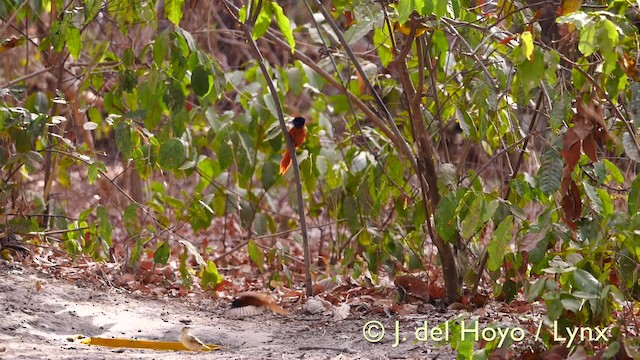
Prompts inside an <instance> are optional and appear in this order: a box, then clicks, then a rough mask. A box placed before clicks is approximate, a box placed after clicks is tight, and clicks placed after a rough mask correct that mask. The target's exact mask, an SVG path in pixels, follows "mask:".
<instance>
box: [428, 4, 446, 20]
mask: <svg viewBox="0 0 640 360" xmlns="http://www.w3.org/2000/svg"><path fill="white" fill-rule="evenodd" d="M434 3H435V9H434V10H431V9H433V5H434ZM448 5H449V0H425V6H424V9H425V12H426V11H428V10H431V11H433V12H434V14H435V15H436V17H437V18H438V19H439V18H441V17H443V16H445V15H447V6H448ZM425 15H429V14H425Z"/></svg>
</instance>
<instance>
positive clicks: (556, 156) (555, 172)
mask: <svg viewBox="0 0 640 360" xmlns="http://www.w3.org/2000/svg"><path fill="white" fill-rule="evenodd" d="M563 168H564V163H563V161H562V157H561V155H560V152H559V151H558V150H557V149H555V148H554V147H553V146H547V148H546V149H545V150H544V152H543V153H542V165H541V166H540V170H538V186H539V187H540V190H541V191H542V192H543V193H544V194H545V195H547V196H549V195H551V194H553V193H555V192H556V191H558V189H559V188H560V182H561V181H562V169H563Z"/></svg>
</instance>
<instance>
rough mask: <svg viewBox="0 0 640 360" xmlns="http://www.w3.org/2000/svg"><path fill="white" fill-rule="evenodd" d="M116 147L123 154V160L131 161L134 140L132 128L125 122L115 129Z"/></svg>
mask: <svg viewBox="0 0 640 360" xmlns="http://www.w3.org/2000/svg"><path fill="white" fill-rule="evenodd" d="M115 138H116V147H117V148H118V151H120V152H121V153H122V158H123V160H129V159H130V158H131V153H132V151H133V139H132V135H131V127H130V126H129V124H127V123H126V122H124V121H120V122H119V123H118V125H116V129H115Z"/></svg>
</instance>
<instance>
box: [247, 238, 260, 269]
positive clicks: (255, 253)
mask: <svg viewBox="0 0 640 360" xmlns="http://www.w3.org/2000/svg"><path fill="white" fill-rule="evenodd" d="M247 251H248V252H249V258H250V259H251V261H253V262H254V263H255V264H256V266H257V267H258V270H259V271H260V272H262V271H263V268H264V253H263V252H262V249H260V247H258V245H257V244H256V243H255V242H254V241H253V240H249V244H247Z"/></svg>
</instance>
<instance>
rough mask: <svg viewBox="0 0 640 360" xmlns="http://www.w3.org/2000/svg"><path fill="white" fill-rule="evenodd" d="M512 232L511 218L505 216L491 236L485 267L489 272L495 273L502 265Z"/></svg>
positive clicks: (510, 216)
mask: <svg viewBox="0 0 640 360" xmlns="http://www.w3.org/2000/svg"><path fill="white" fill-rule="evenodd" d="M512 231H513V216H512V215H509V216H507V217H506V218H505V219H504V220H503V221H502V222H500V224H499V225H498V227H497V228H496V230H495V231H494V232H493V235H491V241H490V242H489V247H488V250H487V251H488V253H489V260H488V262H487V267H488V268H489V270H491V271H496V270H498V269H499V268H500V266H501V265H502V261H503V260H504V255H505V254H506V253H507V252H508V251H509V243H510V242H511V232H512Z"/></svg>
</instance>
